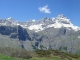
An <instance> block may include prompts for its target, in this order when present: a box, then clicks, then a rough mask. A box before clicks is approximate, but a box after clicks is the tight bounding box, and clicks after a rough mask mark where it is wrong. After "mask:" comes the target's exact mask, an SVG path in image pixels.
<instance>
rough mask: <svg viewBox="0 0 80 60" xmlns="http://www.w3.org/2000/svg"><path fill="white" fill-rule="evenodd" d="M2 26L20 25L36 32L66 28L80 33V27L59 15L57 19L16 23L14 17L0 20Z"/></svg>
mask: <svg viewBox="0 0 80 60" xmlns="http://www.w3.org/2000/svg"><path fill="white" fill-rule="evenodd" d="M0 25H9V26H14V25H20V26H22V27H23V28H26V29H29V30H33V31H35V32H38V31H42V30H45V29H47V28H51V27H52V28H61V27H65V28H67V29H68V30H74V31H78V30H80V27H78V26H74V25H73V24H72V23H71V21H70V19H68V18H67V17H65V16H64V15H63V14H60V15H58V16H57V17H55V18H47V17H46V18H43V19H41V20H38V21H36V20H30V21H28V22H16V21H14V19H13V18H12V17H9V18H7V19H5V20H4V19H0Z"/></svg>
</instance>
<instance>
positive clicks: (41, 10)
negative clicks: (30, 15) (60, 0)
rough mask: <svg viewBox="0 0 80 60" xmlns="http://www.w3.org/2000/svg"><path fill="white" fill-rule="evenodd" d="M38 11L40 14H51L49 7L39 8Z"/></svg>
mask: <svg viewBox="0 0 80 60" xmlns="http://www.w3.org/2000/svg"><path fill="white" fill-rule="evenodd" d="M38 9H39V11H40V12H43V13H51V11H50V9H49V8H48V5H45V6H43V7H39V8H38Z"/></svg>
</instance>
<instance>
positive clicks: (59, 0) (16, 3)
mask: <svg viewBox="0 0 80 60" xmlns="http://www.w3.org/2000/svg"><path fill="white" fill-rule="evenodd" d="M59 14H64V15H65V16H66V17H68V18H69V19H71V22H72V23H73V24H74V25H77V26H80V23H79V22H80V0H0V18H8V17H13V18H14V19H15V20H18V21H27V20H32V19H36V20H39V19H42V18H44V17H49V18H52V17H56V16H57V15H59Z"/></svg>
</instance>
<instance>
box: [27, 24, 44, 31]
mask: <svg viewBox="0 0 80 60" xmlns="http://www.w3.org/2000/svg"><path fill="white" fill-rule="evenodd" d="M28 29H29V30H34V31H35V32H38V31H41V30H44V29H43V28H42V24H38V25H31V26H29V27H28Z"/></svg>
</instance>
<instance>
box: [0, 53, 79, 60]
mask: <svg viewBox="0 0 80 60" xmlns="http://www.w3.org/2000/svg"><path fill="white" fill-rule="evenodd" d="M0 60H80V59H74V58H72V59H67V58H65V59H62V58H60V57H59V56H53V57H49V58H45V57H42V58H40V57H33V58H31V59H21V58H13V57H10V56H6V55H2V54H0Z"/></svg>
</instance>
